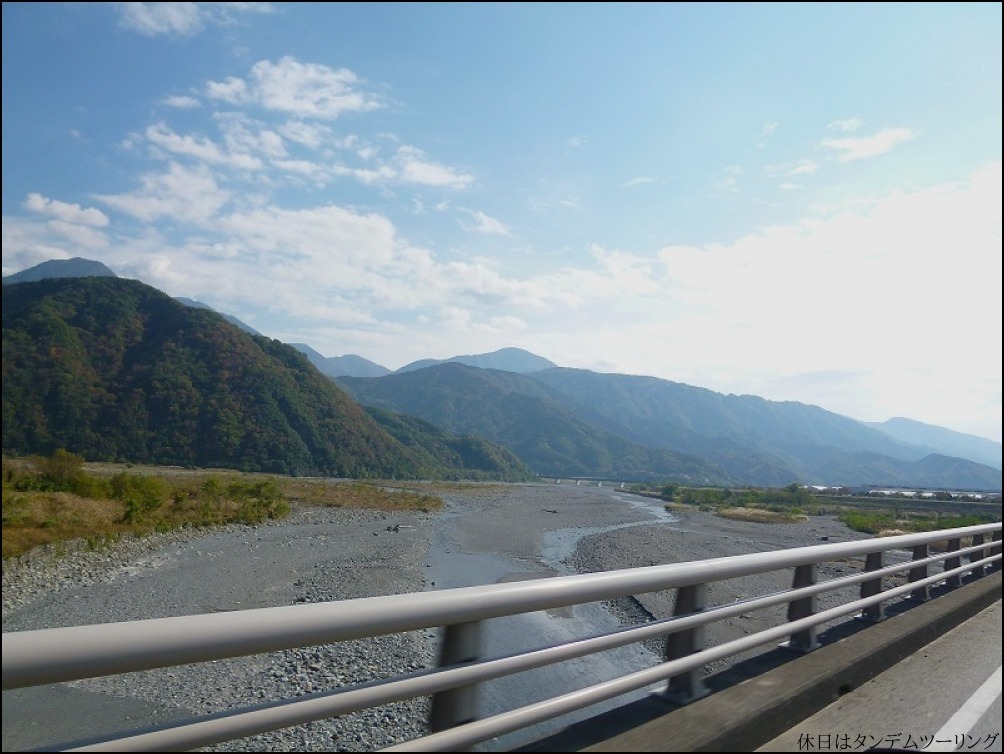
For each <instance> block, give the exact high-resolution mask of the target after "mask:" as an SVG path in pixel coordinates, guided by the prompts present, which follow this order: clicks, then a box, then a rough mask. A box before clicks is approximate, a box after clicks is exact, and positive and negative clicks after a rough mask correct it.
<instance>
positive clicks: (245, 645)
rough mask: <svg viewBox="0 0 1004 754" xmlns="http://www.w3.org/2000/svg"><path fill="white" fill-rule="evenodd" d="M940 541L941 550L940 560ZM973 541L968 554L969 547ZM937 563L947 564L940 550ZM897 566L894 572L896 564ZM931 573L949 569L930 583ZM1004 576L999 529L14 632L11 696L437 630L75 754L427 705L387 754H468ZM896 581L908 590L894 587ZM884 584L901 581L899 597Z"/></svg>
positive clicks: (187, 742) (8, 642)
mask: <svg viewBox="0 0 1004 754" xmlns="http://www.w3.org/2000/svg"><path fill="white" fill-rule="evenodd" d="M967 542H969V543H967ZM939 543H941V544H943V545H944V546H943V547H937V548H932V545H938V544H939ZM964 543H967V544H966V545H965V546H963V544H964ZM933 549H936V551H935V552H932V550H933ZM904 550H905V551H907V553H909V554H908V555H907V554H905V553H904ZM858 557H860V558H863V564H862V568H861V570H860V571H859V572H856V573H852V574H850V575H847V576H841V577H838V578H833V579H828V580H825V581H819V579H818V573H819V566H820V565H821V564H824V563H828V562H831V561H846V559H848V558H858ZM886 558H889V559H890V561H895V562H888V563H887V562H886ZM935 565H940V568H939V569H938V570H937V572H932V566H935ZM1000 567H1001V524H1000V523H995V524H985V525H981V526H970V527H964V528H958V529H946V530H941V531H935V532H927V533H923V534H908V535H900V536H891V537H881V538H876V539H869V540H860V541H855V542H843V543H832V544H820V545H813V546H809V547H799V548H792V549H786V550H779V551H775V552H766V553H756V554H750V555H736V556H731V557H724V558H715V559H711V560H699V561H692V562H686V563H674V564H667V565H657V566H648V567H643V568H631V569H625V570H619V571H608V572H601V573H589V574H580V575H574V576H556V577H551V578H544V579H535V580H532V581H519V582H509V583H503V584H491V585H486V586H474V587H463V588H458V589H444V590H441V591H431V592H416V593H410V594H399V595H390V596H383V597H367V598H362V599H352V600H343V601H335V602H328V603H315V604H301V605H292V606H286V607H274V608H263V609H256V610H241V611H232V612H225V613H212V614H203V615H191V616H179V617H172V618H156V619H150V620H139V621H130V622H123V623H107V624H98V625H88V626H71V627H64V628H51V629H42V630H36V631H23V632H10V633H4V634H3V688H4V689H5V690H6V689H15V688H22V687H27V686H35V685H41V684H47V683H56V682H61V681H70V680H76V679H81V678H91V677H98V676H106V675H115V674H119V673H128V672H132V671H139V670H149V669H152V668H160V667H169V666H175V665H183V664H189V663H198V662H207V661H212V660H219V659H224V658H230V657H239V656H246V655H253V654H260V653H265V652H272V651H276V650H283V649H292V648H297V647H305V646H314V645H324V644H331V643H335V642H340V641H346V640H351V639H359V638H364V637H373V636H380V635H384V634H390V633H399V632H407V631H413V630H418V629H425V628H441V629H443V631H442V637H443V641H442V646H441V651H440V663H439V665H438V666H437V667H433V668H428V669H425V670H421V671H418V672H413V673H409V674H406V675H401V676H396V677H392V678H384V679H376V680H373V681H370V682H367V683H362V684H357V685H353V686H346V687H342V688H338V689H334V690H331V691H327V692H320V693H313V694H307V695H304V696H298V697H295V698H293V699H287V700H282V701H279V702H270V703H267V704H260V705H256V706H249V707H244V708H241V709H235V710H229V711H226V712H222V713H217V714H214V715H209V716H204V717H199V718H193V719H191V720H187V721H182V722H177V723H173V724H169V725H162V726H157V727H150V728H146V729H142V730H135V731H126V732H123V733H121V734H117V735H115V736H114V737H107V738H104V739H102V740H100V741H94V740H92V741H87V742H78V743H77V744H68V745H66V746H65V747H64V748H65V749H66V750H79V751H122V750H134V751H165V750H179V749H192V748H197V747H202V746H208V745H211V744H214V743H218V742H221V741H228V740H234V739H238V738H243V737H245V736H249V735H253V734H256V733H262V732H266V731H272V730H278V729H281V728H287V727H291V726H295V725H300V724H303V723H306V722H310V721H313V720H321V719H325V718H330V717H335V716H339V715H343V714H347V713H349V712H354V711H357V710H361V709H367V708H372V707H379V706H382V705H385V704H389V703H392V702H397V701H401V700H405V699H411V698H414V697H427V696H431V697H432V713H431V717H430V726H429V727H430V730H432V731H433V732H431V733H430V734H429V735H426V736H423V737H421V738H417V739H414V740H412V741H408V742H405V743H402V744H399V745H396V746H393V747H390V748H388V749H385V751H446V750H457V749H463V748H467V747H470V746H472V745H474V744H476V743H478V742H480V741H485V740H488V739H490V738H493V737H496V736H500V735H503V734H505V733H509V732H512V731H515V730H519V729H522V728H526V727H528V726H531V725H534V724H536V723H539V722H543V721H545V720H549V719H551V718H555V717H558V716H560V715H563V714H566V713H569V712H572V711H575V710H578V709H581V708H583V707H586V706H589V705H592V704H596V703H598V702H601V701H605V700H609V699H613V698H615V697H618V696H621V695H623V694H627V693H630V692H632V691H637V690H639V689H644V688H646V687H649V686H651V685H652V684H655V683H661V682H666V684H667V685H666V691H667V693H669V694H671V695H673V696H674V697H675V698H676V699H678V700H679V701H680V702H683V703H685V702H687V701H689V700H692V699H695V698H698V697H700V696H702V695H703V694H704V693H706V692H705V689H704V686H703V680H702V675H701V672H702V671H701V669H702V667H703V666H705V665H706V664H707V663H709V662H713V661H716V660H721V659H724V658H728V657H731V656H734V655H736V654H739V653H741V652H745V651H747V650H750V649H754V648H756V647H760V646H762V645H764V644H768V643H771V642H778V641H781V640H785V639H786V640H787V642H786V643H787V645H788V646H790V647H791V648H793V649H796V650H799V651H811V650H812V649H814V648H815V647H816V646H817V642H816V632H817V630H819V627H820V626H821V625H823V624H825V623H828V622H830V621H834V620H836V619H840V618H846V617H847V616H852V615H858V616H859V617H862V618H864V619H866V620H872V621H877V620H881V619H882V618H883V609H884V606H885V603H888V602H889V601H891V600H894V599H897V598H910V599H914V600H925V599H928V598H929V593H930V588H931V587H932V586H934V585H936V584H939V583H943V584H945V585H946V586H948V587H953V586H959V585H961V583H962V581H961V580H962V578H963V576H965V575H967V574H969V575H971V576H974V577H975V576H982V575H983V574H984V573H985V572H986V571H987V570H990V569H1000ZM788 569H792V570H793V576H792V587H791V588H790V589H785V590H781V591H779V592H775V593H771V594H767V595H762V596H756V597H751V598H749V599H746V600H742V601H739V602H732V603H728V604H723V605H710V604H708V592H709V589H708V587H709V585H712V584H714V583H715V582H719V581H723V580H727V579H733V578H739V577H744V576H750V575H754V574H763V573H768V572H774V571H779V570H788ZM894 576H896V577H898V578H896V579H893V578H892V577H894ZM887 579H889V582H892V581H897V582H899V583H897V584H895V585H891V584H890V583H889V582H887V581H886V580H887ZM849 587H855V588H856V589H855V590H854V592H853V598H849V599H846V601H844V602H842V603H841V604H838V605H837V606H836V607H831V608H828V609H825V610H819V609H818V603H817V598H818V596H819V595H821V594H823V593H826V592H835V593H839V594H846V593H847V589H848V588H849ZM671 589H672V590H676V603H675V610H674V615H673V616H672V617H670V618H666V619H663V620H653V621H650V622H647V623H642V624H639V625H636V626H632V627H627V628H622V629H619V630H616V631H611V632H607V633H603V634H600V635H594V636H588V637H583V638H580V639H578V640H575V641H571V642H566V643H562V644H556V645H550V646H543V647H539V648H537V649H534V650H531V651H526V652H520V653H517V654H512V655H507V656H501V657H492V658H484V657H482V653H481V649H480V644H481V642H480V636H481V633H482V627H483V622H484V621H488V620H491V619H493V618H499V617H502V616H509V615H516V614H521V613H529V612H535V611H540V610H548V609H553V608H558V607H565V606H569V605H576V604H583V603H589V602H597V601H601V600H610V599H615V598H618V597H626V596H634V595H638V594H645V593H649V592H656V591H662V590H671ZM841 590H843V591H842V592H841ZM778 605H787V620H786V621H783V622H782V623H781V624H780V625H776V626H773V627H771V628H769V629H766V630H763V631H760V632H758V633H755V634H750V635H747V636H743V637H741V638H739V639H736V640H733V641H728V642H725V643H722V644H718V645H716V646H705V644H704V640H703V637H704V628H705V627H706V626H707V625H709V624H711V623H714V622H716V621H721V620H724V619H726V618H730V617H735V616H738V615H743V614H747V613H749V612H751V611H754V610H762V609H765V608H769V607H772V606H778ZM652 639H665V640H666V643H665V646H666V657H665V661H664V662H661V663H659V664H657V665H655V666H653V667H649V668H645V669H643V670H639V671H635V672H632V673H629V674H627V675H624V676H621V677H618V678H614V679H612V680H608V681H604V682H602V683H598V684H594V685H592V686H589V687H587V688H583V689H579V690H576V691H573V692H570V693H566V694H564V695H561V696H557V697H553V698H550V699H546V700H544V701H540V702H535V703H531V704H528V705H526V706H523V707H520V708H517V709H513V710H509V711H507V712H504V713H501V714H498V715H494V716H491V717H487V718H484V719H476V709H475V705H474V699H475V698H476V691H477V688H478V686H479V684H483V683H485V682H487V681H490V680H492V679H495V678H500V677H503V676H508V675H512V674H514V673H519V672H522V671H526V670H530V669H533V668H539V667H543V666H548V665H552V664H554V663H558V662H562V661H565V660H570V659H572V658H577V657H583V656H585V655H589V654H593V653H596V652H602V651H605V650H608V649H613V648H616V647H621V646H625V645H628V644H633V643H637V642H645V641H650V640H652ZM126 683H127V682H126Z"/></svg>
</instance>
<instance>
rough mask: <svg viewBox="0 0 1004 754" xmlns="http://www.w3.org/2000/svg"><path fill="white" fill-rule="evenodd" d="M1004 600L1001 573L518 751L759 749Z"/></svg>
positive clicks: (583, 723)
mask: <svg viewBox="0 0 1004 754" xmlns="http://www.w3.org/2000/svg"><path fill="white" fill-rule="evenodd" d="M999 599H1001V571H995V572H993V573H991V574H989V575H987V576H983V577H982V578H978V579H974V580H972V581H971V582H969V583H967V584H965V585H964V586H962V587H959V588H957V589H953V590H951V591H948V592H945V593H944V594H941V595H940V596H937V597H935V598H934V599H931V600H930V601H928V602H924V603H921V604H917V605H915V606H913V607H911V608H910V609H908V610H905V611H903V612H901V613H899V614H897V615H894V616H893V617H890V618H887V619H886V620H884V621H882V622H881V623H877V624H875V625H871V626H868V627H867V628H866V629H864V630H861V631H858V632H856V633H853V634H852V635H850V636H846V637H845V638H842V639H840V640H838V641H836V642H835V643H833V644H829V645H826V646H823V647H821V648H820V649H817V650H816V651H814V652H811V653H809V654H806V655H802V656H798V657H795V658H793V659H791V660H790V661H788V662H785V663H784V664H782V665H780V666H778V667H774V668H772V669H770V670H767V671H766V672H764V673H762V674H760V675H757V676H755V677H753V678H749V679H747V680H744V681H742V682H740V683H737V684H735V685H733V686H730V687H728V688H725V689H723V690H721V691H717V692H716V693H713V694H711V695H710V696H707V697H705V698H703V699H700V700H698V701H696V702H693V703H691V704H689V705H687V706H684V707H674V706H672V705H669V704H668V703H667V702H666V701H665V700H662V699H661V698H659V697H652V698H651V699H648V700H642V701H640V702H634V703H632V704H629V705H625V706H624V707H621V708H619V709H615V710H612V711H610V712H607V713H604V714H602V715H598V716H597V717H595V718H593V719H591V720H586V721H583V722H580V723H576V724H574V725H571V726H569V727H568V728H566V729H565V730H563V731H560V732H558V733H555V734H552V735H549V736H547V737H546V738H543V739H541V740H539V741H536V742H534V743H532V744H528V745H525V746H522V747H520V748H519V749H517V751H538V752H542V751H550V752H559V751H632V752H642V751H723V752H724V751H753V750H755V749H756V748H757V747H759V746H761V745H763V744H764V743H766V742H767V741H770V740H772V739H774V738H775V737H777V736H778V735H780V734H781V733H783V732H784V731H786V730H789V729H791V728H792V727H794V726H795V725H797V724H798V723H800V722H801V721H802V720H805V719H806V718H807V717H810V716H811V715H813V714H815V713H816V712H818V711H819V710H821V709H822V708H823V707H826V706H827V705H829V704H831V703H833V702H834V701H836V700H837V699H838V698H839V697H840V696H841V695H843V694H845V693H847V692H848V691H851V690H853V689H855V688H857V687H859V686H861V685H862V684H863V683H865V682H866V681H868V680H870V679H871V678H874V677H875V676H876V675H878V674H879V673H882V672H883V671H885V670H887V669H889V668H890V667H892V666H893V665H894V664H896V663H897V662H899V661H900V660H902V659H904V658H905V657H907V656H909V655H911V654H913V653H914V652H917V651H919V650H920V649H921V648H922V647H923V646H924V645H926V644H929V643H930V642H932V641H934V640H935V639H937V638H938V637H939V636H942V635H943V634H944V633H946V632H947V631H949V630H951V629H952V628H954V627H956V626H958V625H960V624H961V623H963V622H964V621H966V620H967V619H969V618H970V617H972V616H973V615H975V614H976V613H978V612H980V611H981V610H983V609H984V608H986V607H989V606H990V605H991V604H993V603H994V602H995V601H997V600H999Z"/></svg>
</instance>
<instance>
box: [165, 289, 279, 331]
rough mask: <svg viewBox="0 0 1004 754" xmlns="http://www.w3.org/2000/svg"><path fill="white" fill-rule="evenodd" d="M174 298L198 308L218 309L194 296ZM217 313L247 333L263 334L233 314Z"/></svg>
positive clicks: (213, 310) (212, 310)
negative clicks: (197, 299)
mask: <svg viewBox="0 0 1004 754" xmlns="http://www.w3.org/2000/svg"><path fill="white" fill-rule="evenodd" d="M174 300H175V301H180V302H181V303H183V304H184V305H185V306H194V307H195V308H196V309H208V310H209V311H211V312H216V310H215V309H214V308H213V307H211V306H210V305H209V304H204V303H202V302H201V301H196V300H195V299H194V298H185V297H184V296H175V297H174ZM216 313H217V314H219V315H220V316H221V317H223V319H225V320H226V321H227V322H229V323H230V324H232V325H235V326H237V327H239V328H240V329H241V330H243V331H244V332H246V333H250V334H251V335H261V333H260V332H258V331H257V330H255V329H254V328H253V327H251V325H246V324H244V323H243V322H241V321H240V320H239V319H237V317H234V316H233V315H231V314H224V313H223V312H216Z"/></svg>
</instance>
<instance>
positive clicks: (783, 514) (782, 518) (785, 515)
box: [715, 508, 807, 524]
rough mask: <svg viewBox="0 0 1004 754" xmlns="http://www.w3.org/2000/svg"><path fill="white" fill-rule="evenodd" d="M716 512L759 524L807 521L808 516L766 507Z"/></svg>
mask: <svg viewBox="0 0 1004 754" xmlns="http://www.w3.org/2000/svg"><path fill="white" fill-rule="evenodd" d="M715 514H716V515H718V516H720V517H722V518H729V519H732V520H733V521H749V522H751V523H757V524H791V523H796V522H798V521H805V520H806V518H807V517H806V516H805V515H803V514H801V513H793V512H791V511H776V510H767V509H765V508H720V509H718V510H717V511H715Z"/></svg>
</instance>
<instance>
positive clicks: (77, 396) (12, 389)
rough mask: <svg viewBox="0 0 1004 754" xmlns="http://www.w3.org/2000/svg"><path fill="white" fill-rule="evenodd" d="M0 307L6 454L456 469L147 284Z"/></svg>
mask: <svg viewBox="0 0 1004 754" xmlns="http://www.w3.org/2000/svg"><path fill="white" fill-rule="evenodd" d="M3 301H4V303H3V450H4V452H5V453H13V454H24V453H42V454H48V453H51V452H52V451H53V450H55V449H56V448H66V449H67V450H69V451H71V452H74V453H78V454H80V455H82V456H84V457H85V458H87V459H89V460H109V461H131V462H145V463H156V464H177V465H185V466H202V467H212V466H218V467H226V468H235V469H243V470H250V471H269V472H276V473H283V474H296V475H326V476H346V477H374V476H397V477H441V476H444V475H447V474H449V475H455V473H451V472H449V466H451V465H453V462H448V461H447V459H445V458H441V457H440V456H439V455H437V453H436V451H435V450H430V449H422V448H421V442H420V441H416V443H415V445H416V447H414V448H408V447H405V446H404V445H402V444H401V442H399V441H398V440H396V439H395V438H394V437H392V436H391V435H390V434H389V433H388V432H386V431H385V430H384V429H383V428H382V427H381V426H380V425H379V424H378V423H377V422H376V421H374V420H373V418H372V417H371V416H369V415H368V414H367V413H366V412H365V411H364V410H363V409H362V408H361V407H360V406H359V405H358V404H356V403H355V402H354V401H353V400H352V399H351V398H350V397H349V396H348V395H346V394H345V393H344V392H343V391H342V390H341V389H339V388H338V386H337V385H335V384H334V383H333V382H332V381H331V380H330V379H328V378H326V377H324V376H323V375H322V374H320V373H319V372H318V371H317V369H316V368H314V367H313V366H312V365H311V364H310V362H309V361H308V360H307V358H306V357H305V356H303V355H302V354H301V353H299V352H298V351H296V349H294V348H292V347H290V346H287V345H285V344H283V343H280V342H279V341H276V340H271V339H268V338H265V337H261V336H253V335H250V334H248V333H245V332H242V331H241V330H240V329H238V328H237V327H235V326H233V325H232V324H230V323H229V322H227V321H226V320H225V319H224V318H223V317H222V316H220V315H219V314H217V313H215V312H212V311H208V310H204V309H197V308H192V307H187V306H184V305H182V304H181V303H179V302H177V301H175V300H174V299H172V298H170V297H169V296H167V295H165V294H164V293H162V292H160V291H158V290H156V289H155V288H151V287H150V286H147V285H145V284H143V283H139V282H137V281H134V280H125V279H121V278H111V277H87V278H66V279H50V280H43V281H39V282H32V283H19V284H16V285H5V286H4V289H3ZM454 460H456V459H454ZM461 467H462V463H461V465H460V466H455V467H454V471H455V470H456V468H461ZM510 470H511V469H510ZM478 471H479V472H484V473H486V474H500V473H501V472H500V469H498V468H493V467H491V466H484V467H478ZM521 473H522V475H523V476H525V474H526V473H527V472H526V470H525V468H524V469H522V472H521ZM517 475H519V474H517Z"/></svg>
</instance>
